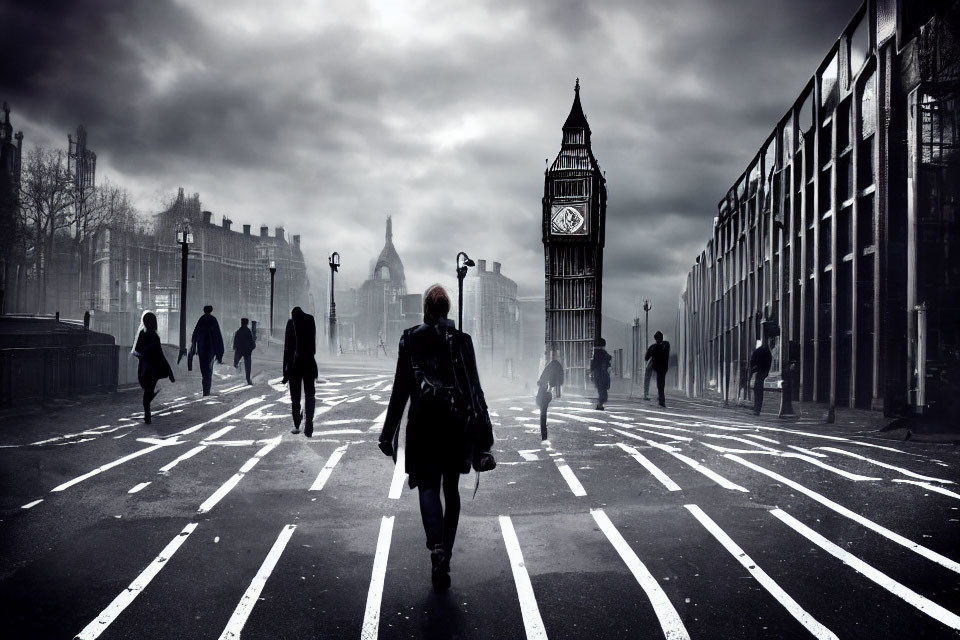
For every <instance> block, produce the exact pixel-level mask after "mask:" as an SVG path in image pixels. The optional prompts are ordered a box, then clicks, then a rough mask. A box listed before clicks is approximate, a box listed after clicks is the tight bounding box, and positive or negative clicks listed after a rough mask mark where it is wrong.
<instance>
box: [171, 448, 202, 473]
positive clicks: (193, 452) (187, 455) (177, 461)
mask: <svg viewBox="0 0 960 640" xmlns="http://www.w3.org/2000/svg"><path fill="white" fill-rule="evenodd" d="M204 449H206V447H205V446H202V445H201V446H199V447H194V448H193V449H190V451H187V452H186V453H184V454H183V455H181V456H179V457H178V458H175V459H174V460H173V461H172V462H169V463H167V464H165V465H163V466H162V467H160V473H166V472H168V471H170V469H173V468H174V467H175V466H177V465H178V464H180V463H181V462H183V461H184V460H186V459H187V458H192V457H193V456H195V455H197V454H198V453H200V452H201V451H203V450H204Z"/></svg>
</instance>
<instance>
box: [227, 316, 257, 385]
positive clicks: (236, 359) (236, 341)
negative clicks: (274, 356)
mask: <svg viewBox="0 0 960 640" xmlns="http://www.w3.org/2000/svg"><path fill="white" fill-rule="evenodd" d="M248 322H250V321H249V320H248V319H247V318H240V328H239V329H237V330H236V332H234V334H233V366H234V368H236V367H238V366H239V365H240V358H243V368H244V371H246V374H247V384H253V382H252V381H251V380H250V364H251V356H252V355H253V350H254V349H256V348H257V343H256V342H254V340H253V333H252V332H251V331H250V327H248V326H247V323H248Z"/></svg>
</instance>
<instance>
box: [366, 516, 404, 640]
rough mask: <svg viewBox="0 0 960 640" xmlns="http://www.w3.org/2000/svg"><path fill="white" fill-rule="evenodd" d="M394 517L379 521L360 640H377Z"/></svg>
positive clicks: (386, 517) (385, 517)
mask: <svg viewBox="0 0 960 640" xmlns="http://www.w3.org/2000/svg"><path fill="white" fill-rule="evenodd" d="M394 517H395V516H384V517H383V520H381V521H380V535H378V536H377V551H376V554H375V555H374V556H373V573H372V574H371V575H370V589H369V590H368V591H367V607H366V609H365V610H364V612H363V626H362V627H361V628H360V640H377V636H378V635H379V631H380V602H381V600H382V599H383V583H384V581H385V580H386V577H387V558H388V557H389V556H390V538H391V537H392V536H393V519H394Z"/></svg>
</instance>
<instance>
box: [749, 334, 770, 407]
mask: <svg viewBox="0 0 960 640" xmlns="http://www.w3.org/2000/svg"><path fill="white" fill-rule="evenodd" d="M772 362H773V354H772V353H771V352H770V347H768V346H767V343H766V342H765V341H763V340H757V348H756V349H754V350H753V354H752V355H751V356H750V375H752V376H753V413H754V414H756V415H760V410H761V409H762V408H763V381H764V380H765V379H766V378H767V376H768V375H769V374H770V365H771V364H772Z"/></svg>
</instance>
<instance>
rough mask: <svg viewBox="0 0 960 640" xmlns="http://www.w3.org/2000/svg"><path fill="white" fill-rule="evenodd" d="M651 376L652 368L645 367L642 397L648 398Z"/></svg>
mask: <svg viewBox="0 0 960 640" xmlns="http://www.w3.org/2000/svg"><path fill="white" fill-rule="evenodd" d="M652 375H653V367H650V366H648V367H646V369H645V370H644V372H643V397H644V398H645V399H646V398H649V397H650V377H651V376H652Z"/></svg>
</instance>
